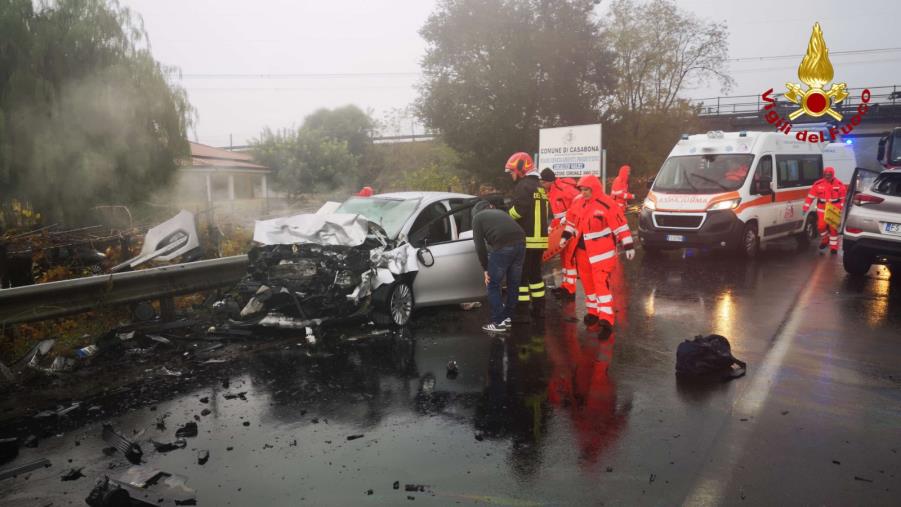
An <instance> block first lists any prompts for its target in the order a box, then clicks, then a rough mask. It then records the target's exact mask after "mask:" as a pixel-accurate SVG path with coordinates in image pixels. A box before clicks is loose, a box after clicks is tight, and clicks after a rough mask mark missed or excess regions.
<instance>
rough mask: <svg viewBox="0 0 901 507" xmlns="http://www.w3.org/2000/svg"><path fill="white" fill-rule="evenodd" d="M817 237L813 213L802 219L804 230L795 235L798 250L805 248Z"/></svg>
mask: <svg viewBox="0 0 901 507" xmlns="http://www.w3.org/2000/svg"><path fill="white" fill-rule="evenodd" d="M816 237H817V223H816V219H815V218H813V215H808V216H807V220H805V221H804V230H802V231H801V232H799V233H798V234H796V235H795V241H796V242H797V243H798V250H807V249H808V248H809V247H810V244H811V243H813V240H814V239H816Z"/></svg>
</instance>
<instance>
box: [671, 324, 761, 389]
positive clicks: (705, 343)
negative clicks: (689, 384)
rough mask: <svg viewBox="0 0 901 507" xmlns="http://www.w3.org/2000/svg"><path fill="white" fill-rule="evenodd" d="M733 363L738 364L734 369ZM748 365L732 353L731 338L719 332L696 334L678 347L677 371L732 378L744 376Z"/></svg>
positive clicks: (700, 375) (679, 372) (726, 378)
mask: <svg viewBox="0 0 901 507" xmlns="http://www.w3.org/2000/svg"><path fill="white" fill-rule="evenodd" d="M732 365H738V368H737V369H733V368H732ZM746 370H747V365H746V364H745V362H744V361H741V360H739V359H736V358H735V356H733V355H732V347H730V346H729V340H727V339H726V338H725V337H723V336H720V335H718V334H709V335H707V336H701V335H698V336H695V338H694V339H693V340H685V341H684V342H682V343H680V344H679V348H677V349H676V373H677V374H679V375H686V376H692V377H716V376H719V377H720V378H723V379H724V380H731V379H735V378H738V377H742V376H744V374H745V372H746Z"/></svg>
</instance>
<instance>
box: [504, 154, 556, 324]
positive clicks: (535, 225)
mask: <svg viewBox="0 0 901 507" xmlns="http://www.w3.org/2000/svg"><path fill="white" fill-rule="evenodd" d="M504 169H505V171H506V172H507V173H508V174H509V175H510V177H511V178H513V181H514V182H516V186H515V187H514V188H513V206H512V207H511V208H510V216H511V217H513V218H514V219H516V221H517V222H518V223H519V225H520V227H522V230H523V231H524V232H525V234H526V258H525V261H524V262H523V268H522V281H521V282H520V284H521V285H520V286H519V297H518V301H519V305H518V307H517V309H516V310H517V314H519V315H518V316H519V317H520V318H524V317H525V316H526V314H527V312H528V308H529V304H530V303H531V305H532V315H533V316H534V317H537V318H544V301H545V298H544V278H543V277H542V276H541V262H542V257H543V256H544V251H545V250H546V249H547V226H548V215H550V208H549V205H548V198H547V192H545V190H544V187H542V186H541V182H540V181H539V180H538V171H537V170H536V169H535V163H534V162H533V161H532V157H531V156H529V154H528V153H523V152H520V153H514V154H513V155H512V156H511V157H510V159H509V160H507V165H506V166H505V168H504Z"/></svg>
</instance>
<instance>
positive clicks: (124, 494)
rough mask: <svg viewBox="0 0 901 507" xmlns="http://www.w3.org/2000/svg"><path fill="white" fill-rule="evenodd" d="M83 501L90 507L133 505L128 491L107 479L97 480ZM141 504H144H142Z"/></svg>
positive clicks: (127, 506)
mask: <svg viewBox="0 0 901 507" xmlns="http://www.w3.org/2000/svg"><path fill="white" fill-rule="evenodd" d="M84 501H85V503H86V504H88V505H90V506H91V507H130V506H132V505H134V504H133V503H132V498H131V495H129V494H128V491H125V490H124V489H122V488H121V487H120V486H119V485H118V484H115V483H114V482H112V481H110V479H109V477H104V478H103V479H100V480H98V481H97V484H96V485H95V486H94V489H92V490H91V493H90V494H88V497H87V498H85V499H84ZM141 503H142V504H144V502H141ZM144 505H146V504H144Z"/></svg>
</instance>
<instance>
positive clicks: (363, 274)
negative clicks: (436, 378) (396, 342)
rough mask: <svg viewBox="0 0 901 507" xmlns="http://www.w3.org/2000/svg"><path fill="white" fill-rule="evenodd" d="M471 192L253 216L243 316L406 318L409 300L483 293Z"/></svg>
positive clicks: (438, 301) (396, 321) (272, 319)
mask: <svg viewBox="0 0 901 507" xmlns="http://www.w3.org/2000/svg"><path fill="white" fill-rule="evenodd" d="M473 199H474V197H473V196H470V195H465V194H453V193H440V192H402V193H394V194H380V195H376V196H373V197H352V198H350V199H349V200H347V201H346V202H344V203H342V204H341V205H340V206H337V208H336V209H335V206H331V207H330V208H331V209H329V207H324V208H323V210H320V212H318V213H316V214H306V215H297V216H294V217H288V218H279V219H274V220H266V221H259V222H257V224H256V228H255V230H254V241H255V242H256V243H257V244H258V246H255V247H254V248H253V249H252V250H251V251H250V252H249V254H248V256H249V268H248V274H247V276H246V277H245V279H244V280H243V281H242V282H241V283H240V284H239V286H238V292H239V294H240V295H241V297H240V298H239V301H240V302H241V303H243V305H242V309H241V311H240V318H241V320H242V321H244V322H253V323H255V324H259V325H263V326H273V327H287V328H304V327H310V326H318V325H320V324H322V323H324V322H326V321H330V320H335V319H345V318H350V317H355V316H363V317H369V318H371V319H372V320H373V322H375V323H376V324H379V325H383V326H391V325H394V326H403V325H405V324H407V322H408V321H409V320H410V317H411V315H412V313H413V308H414V307H421V306H433V305H443V304H452V303H459V302H464V301H473V300H476V299H480V298H481V297H483V296H484V281H483V273H482V269H481V266H480V265H479V261H478V258H477V257H476V252H475V247H474V245H473V241H472V233H471V231H470V223H471V210H470V208H471V205H472V202H473ZM332 210H333V211H332ZM329 211H331V212H329Z"/></svg>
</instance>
